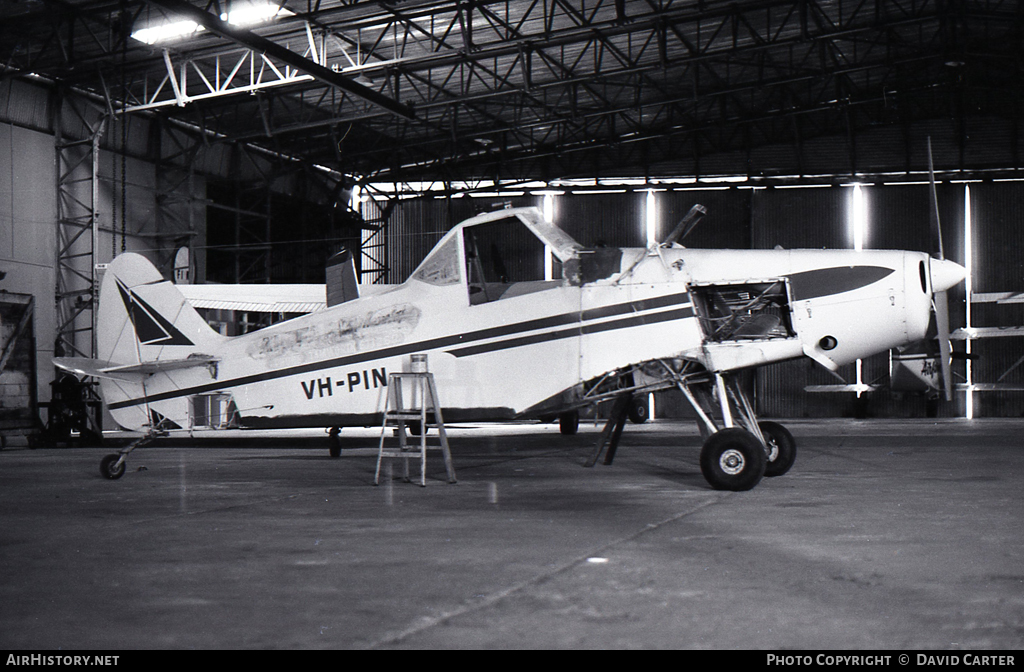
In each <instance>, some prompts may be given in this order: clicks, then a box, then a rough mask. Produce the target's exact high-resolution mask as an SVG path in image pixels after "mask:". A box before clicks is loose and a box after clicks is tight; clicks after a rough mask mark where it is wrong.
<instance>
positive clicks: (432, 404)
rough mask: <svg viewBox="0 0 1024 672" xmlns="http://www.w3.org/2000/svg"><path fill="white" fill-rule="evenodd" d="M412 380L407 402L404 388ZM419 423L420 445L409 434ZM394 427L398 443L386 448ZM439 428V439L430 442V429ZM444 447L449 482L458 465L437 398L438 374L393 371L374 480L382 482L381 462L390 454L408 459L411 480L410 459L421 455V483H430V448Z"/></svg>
mask: <svg viewBox="0 0 1024 672" xmlns="http://www.w3.org/2000/svg"><path fill="white" fill-rule="evenodd" d="M406 381H408V383H409V385H408V387H410V388H411V390H410V391H411V403H410V405H409V406H406V405H405V403H404V391H403V386H405V384H406ZM416 424H418V425H419V430H420V431H419V445H416V444H415V443H410V442H409V440H408V438H409V435H408V434H407V432H408V431H409V426H410V425H416ZM389 427H391V428H393V429H394V431H393V433H394V434H395V435H396V436H397V437H398V446H397V447H391V448H385V447H384V439H385V438H386V437H387V433H388V428H389ZM430 427H436V428H437V438H438V439H440V441H439V442H438V443H434V444H431V443H429V442H428V438H427V429H428V428H430ZM428 450H440V451H441V453H442V455H444V468H445V470H447V472H448V482H449V483H454V482H455V467H454V466H453V465H452V454H451V451H450V450H449V448H448V435H447V434H446V433H445V431H444V418H442V417H441V404H440V403H439V402H438V400H437V386H436V385H435V384H434V374H432V373H428V372H426V371H415V372H408V373H406V372H403V373H391V374H389V375H388V391H387V401H386V402H385V405H384V421H383V423H382V425H381V431H380V448H379V450H378V452H377V471H376V473H375V474H374V476H373V484H374V485H377V484H378V483H379V482H380V465H381V463H382V462H383V461H384V460H385V459H386V458H403V459H404V460H405V480H406V481H409V480H410V478H409V459H410V458H414V457H419V460H420V485H421V486H426V484H427V451H428Z"/></svg>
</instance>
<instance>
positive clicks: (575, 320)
mask: <svg viewBox="0 0 1024 672" xmlns="http://www.w3.org/2000/svg"><path fill="white" fill-rule="evenodd" d="M689 300H690V295H689V294H688V293H686V292H682V293H680V294H668V295H666V296H659V297H655V298H652V299H643V300H640V301H629V302H627V303H617V304H613V305H608V306H601V307H600V308H590V309H588V310H584V311H583V312H582V313H578V312H573V313H563V314H561V315H552V316H551V317H542V318H538V319H536V320H527V321H525V322H516V323H514V324H507V325H503V326H501V327H491V328H488V329H479V330H477V331H472V332H469V333H466V334H453V335H451V336H442V337H440V338H434V339H429V340H426V341H417V342H415V343H405V344H402V345H397V346H394V347H391V348H383V349H381V350H372V351H370V352H365V353H357V354H354V355H346V356H345V357H336V358H334V359H328V360H324V361H321V362H312V363H310V364H303V365H301V366H293V367H288V368H285V369H277V370H274V371H264V372H262V373H256V374H253V375H250V376H242V377H240V378H235V379H232V380H224V381H215V382H213V383H207V384H205V385H197V386H195V387H189V388H185V389H179V390H169V391H167V392H161V393H160V394H153V395H150V396H148V397H143V398H139V399H127V400H125V401H119V402H115V403H113V404H110V406H109V407H110V408H111V410H116V409H119V408H126V407H128V406H137V405H139V404H143V403H146V402H157V401H165V400H167V399H175V398H178V397H186V396H190V395H193V394H202V393H204V392H213V391H215V390H223V389H227V388H231V387H241V386H243V385H251V384H253V383H261V382H265V381H268V380H275V379H277V378H287V377H289V376H296V375H300V374H303V373H310V372H312V371H323V370H324V369H333V368H337V367H341V366H349V365H351V364H358V363H362V362H368V361H372V360H376V359H386V358H388V357H398V356H401V355H407V354H411V353H414V352H423V351H424V350H438V349H441V348H447V347H450V346H454V345H462V344H464V343H472V342H473V341H482V340H486V339H489V338H497V337H501V336H509V335H513V334H519V333H523V332H526V331H533V330H535V329H551V328H554V327H559V326H565V325H570V324H577V325H578V324H581V323H583V322H586V321H589V320H595V319H600V318H604V317H612V316H615V315H623V314H628V313H638V312H641V311H647V310H653V309H656V308H663V307H665V306H672V305H678V304H682V303H687V302H689ZM683 312H689V314H688V315H685V316H681V317H691V316H692V315H693V310H692V308H689V307H687V308H684V309H682V310H680V311H668V312H667V313H659V314H658V315H661V314H668V313H683ZM649 317H650V318H651V322H652V323H653V322H660V321H663V320H654V319H653V318H655V317H656V315H652V316H649ZM635 319H644V318H630V320H635ZM665 319H679V317H677V318H665ZM630 320H617V321H615V322H608V323H603V324H598V325H591V326H592V327H597V328H598V329H597V330H599V331H601V330H604V329H600V327H603V326H604V324H609V325H611V324H618V323H622V322H627V321H630ZM639 324H644V322H640V323H639ZM591 326H587V327H583V328H582V329H581V328H580V327H576V328H573V329H564V330H562V331H559V332H555V333H558V334H559V336H558V338H567V337H569V336H573V335H579V334H581V333H591V332H589V331H587V329H590V328H591ZM625 326H631V325H626V324H623V325H621V326H609V327H607V328H608V329H619V328H624V327H625ZM633 326H635V325H633ZM546 335H547V334H537V335H536V336H541V337H543V336H546ZM526 338H530V337H526ZM513 340H523V339H513ZM544 340H552V339H543V338H542V339H541V340H537V341H535V342H538V343H540V342H543V341H544ZM529 344H530V343H529V342H523V343H520V344H519V345H529ZM506 347H519V346H518V345H507V346H503V345H502V346H500V347H495V348H492V349H493V350H498V349H504V348H506ZM489 351H490V350H486V352H489ZM453 354H454V351H453ZM456 356H465V355H456Z"/></svg>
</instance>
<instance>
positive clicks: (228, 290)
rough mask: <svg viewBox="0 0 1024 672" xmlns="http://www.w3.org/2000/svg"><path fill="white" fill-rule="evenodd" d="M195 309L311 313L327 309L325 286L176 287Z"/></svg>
mask: <svg viewBox="0 0 1024 672" xmlns="http://www.w3.org/2000/svg"><path fill="white" fill-rule="evenodd" d="M175 286H176V287H177V288H178V289H179V290H180V291H181V293H182V294H184V295H185V299H186V300H188V302H189V303H190V304H192V306H193V307H194V308H207V309H212V310H238V311H245V312H253V313H314V312H316V311H318V310H323V309H324V308H325V307H326V306H327V290H326V289H325V286H324V285H175Z"/></svg>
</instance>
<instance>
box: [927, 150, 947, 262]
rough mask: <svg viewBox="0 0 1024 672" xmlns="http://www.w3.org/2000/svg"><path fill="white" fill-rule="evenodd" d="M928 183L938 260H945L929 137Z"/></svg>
mask: <svg viewBox="0 0 1024 672" xmlns="http://www.w3.org/2000/svg"><path fill="white" fill-rule="evenodd" d="M928 182H929V184H930V185H931V199H930V200H931V203H930V206H931V207H930V208H929V213H930V214H929V218H930V219H931V224H932V235H934V236H935V243H936V245H937V249H936V251H935V255H937V256H936V258H938V259H945V258H946V256H945V253H944V251H943V249H942V226H941V224H940V222H939V199H938V196H937V195H936V193H935V166H934V164H933V163H932V136H930V135H929V136H928Z"/></svg>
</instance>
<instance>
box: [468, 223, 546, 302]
mask: <svg viewBox="0 0 1024 672" xmlns="http://www.w3.org/2000/svg"><path fill="white" fill-rule="evenodd" d="M463 242H464V245H465V251H466V278H467V279H468V288H469V302H470V303H471V304H473V305H477V304H481V303H488V302H490V301H497V300H498V299H502V298H509V297H510V296H520V295H522V294H526V293H530V292H535V291H540V290H542V289H547V288H548V287H551V286H552V285H557V284H561V283H560V281H548V282H545V280H544V243H542V242H541V241H540V240H539V239H538V238H537V237H536V236H535V235H534V234H533V232H532V231H530V230H529V229H528V228H526V227H525V226H524V225H523V224H522V222H520V221H519V220H517V219H504V220H498V221H495V222H488V223H486V224H479V225H477V226H470V227H466V228H465V229H464V230H463Z"/></svg>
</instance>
